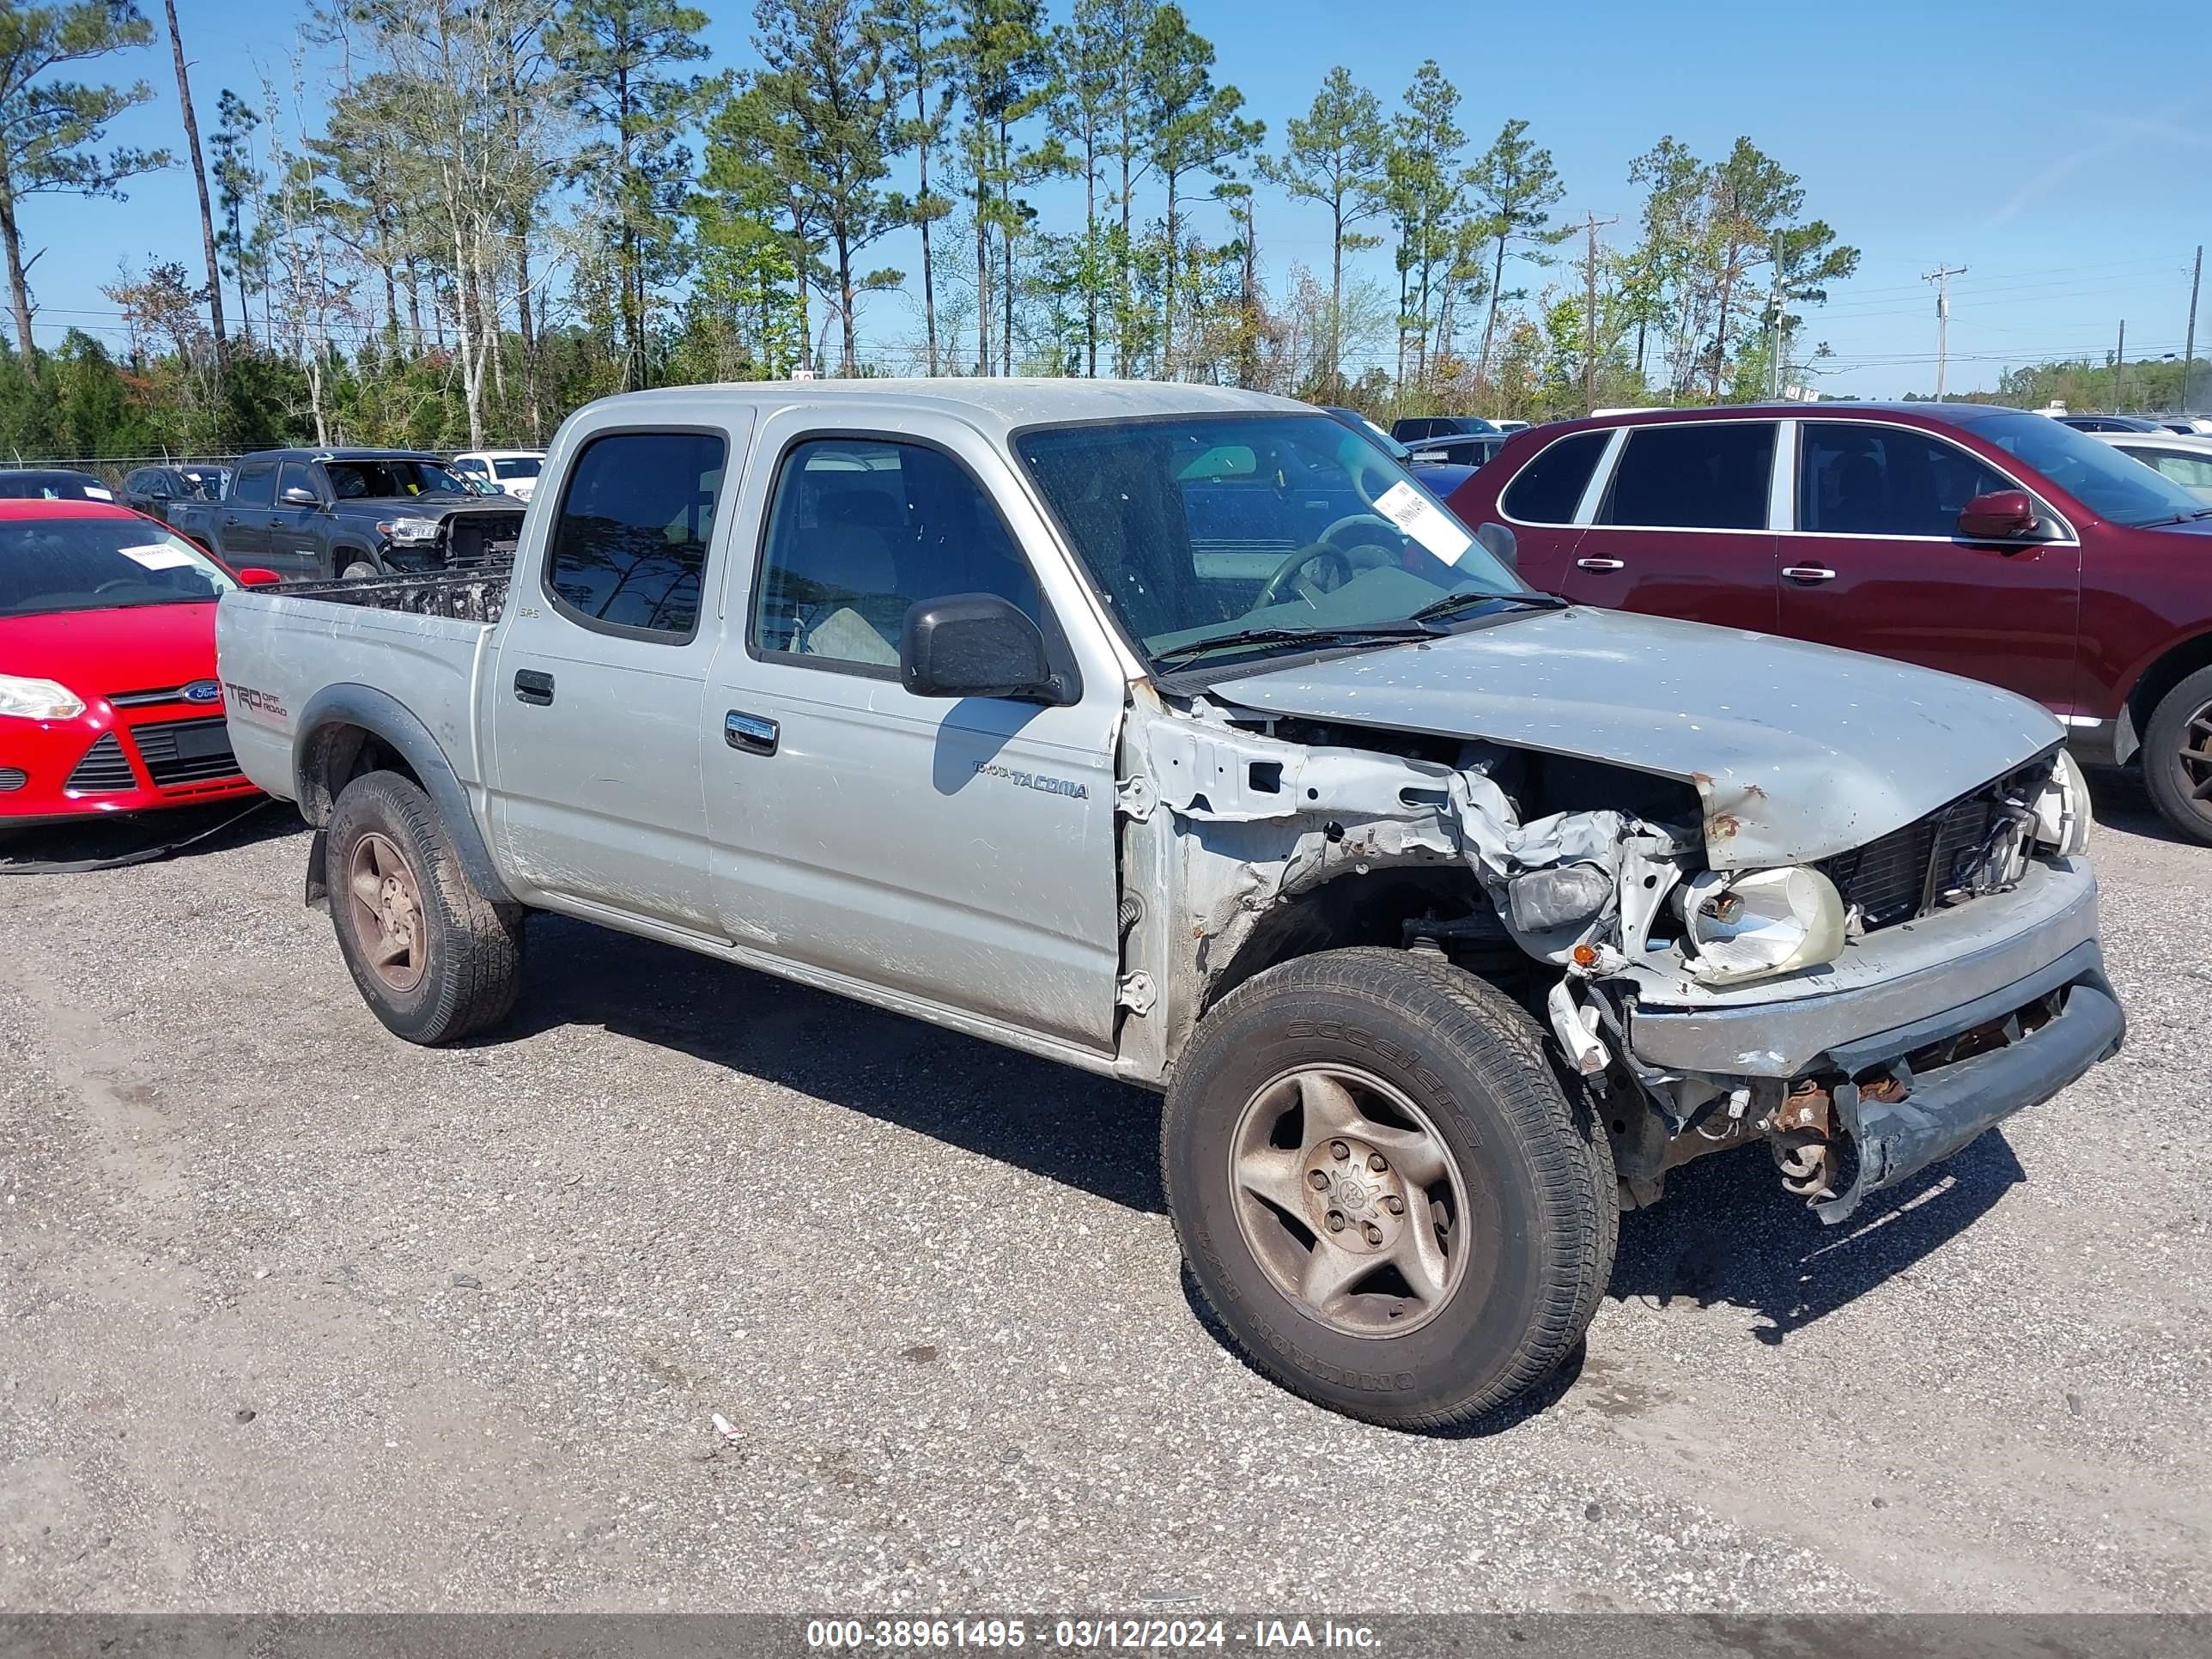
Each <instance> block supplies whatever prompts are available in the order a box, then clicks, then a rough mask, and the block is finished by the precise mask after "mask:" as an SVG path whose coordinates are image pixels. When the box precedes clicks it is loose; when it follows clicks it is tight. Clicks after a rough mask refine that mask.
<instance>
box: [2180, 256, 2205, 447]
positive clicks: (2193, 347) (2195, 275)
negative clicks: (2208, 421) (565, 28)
mask: <svg viewBox="0 0 2212 1659" xmlns="http://www.w3.org/2000/svg"><path fill="white" fill-rule="evenodd" d="M2203 284H2204V244H2203V243H2202V242H2199V243H2198V244H2197V269H2196V270H2193V271H2191V273H2190V276H2189V342H2188V343H2187V344H2186V345H2185V346H2183V347H2182V349H2181V412H2182V414H2183V415H2185V416H2186V415H2187V414H2188V413H2189V371H2190V369H2191V368H2193V367H2194V366H2195V364H2196V362H2197V290H2198V289H2200V288H2202V287H2203Z"/></svg>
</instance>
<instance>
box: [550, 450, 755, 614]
mask: <svg viewBox="0 0 2212 1659" xmlns="http://www.w3.org/2000/svg"><path fill="white" fill-rule="evenodd" d="M724 453H725V452H724V447H723V442H722V440H721V439H720V437H719V436H717V435H714V434H711V433H704V432H617V433H610V434H609V435H606V436H605V437H603V438H594V439H592V441H591V442H590V443H588V444H586V446H585V447H584V450H583V453H581V454H580V455H578V456H577V458H576V462H575V465H574V466H573V467H571V468H570V469H569V472H568V489H567V490H566V492H565V493H564V494H563V495H562V498H561V516H560V517H559V519H558V520H556V521H555V523H554V526H553V546H552V550H551V553H550V556H549V557H548V558H547V560H546V565H545V586H546V587H547V589H548V590H549V591H550V592H551V593H552V594H553V596H554V598H555V599H557V600H558V601H559V602H560V605H561V608H562V610H563V611H566V612H568V615H569V616H571V617H574V618H575V619H576V620H577V621H580V622H582V623H586V625H587V626H598V627H600V628H602V629H606V630H609V631H612V632H619V633H624V634H629V635H641V636H645V637H648V638H660V639H665V640H668V641H671V642H679V641H684V640H688V639H690V637H691V636H692V635H693V634H694V633H696V631H697V629H698V626H699V594H700V590H701V586H702V582H703V580H704V578H705V574H706V568H707V541H708V537H709V535H710V534H711V533H712V532H713V530H714V503H715V498H716V497H717V495H720V491H721V487H722V463H723V458H724Z"/></svg>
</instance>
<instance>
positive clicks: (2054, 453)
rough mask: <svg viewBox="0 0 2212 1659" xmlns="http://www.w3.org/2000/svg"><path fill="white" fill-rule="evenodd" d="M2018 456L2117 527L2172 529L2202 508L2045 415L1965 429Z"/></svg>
mask: <svg viewBox="0 0 2212 1659" xmlns="http://www.w3.org/2000/svg"><path fill="white" fill-rule="evenodd" d="M1967 429H1968V430H1969V431H1971V432H1973V433H1974V434H1975V435H1978V436H1979V437H1983V438H1986V439H1988V440H1989V441H1990V442H1991V443H1993V444H1995V445H1996V447H1998V448H2000V449H2002V450H2003V451H2004V452H2005V453H2007V454H2008V455H2016V456H2018V457H2019V458H2020V459H2021V460H2022V461H2024V462H2026V463H2027V465H2030V466H2032V467H2033V468H2034V469H2035V470H2036V471H2038V472H2040V473H2041V474H2042V475H2043V476H2044V477H2046V478H2048V479H2050V480H2051V483H2055V484H2057V486H2058V487H2059V488H2060V489H2063V490H2064V491H2065V492H2066V493H2067V494H2068V495H2071V496H2073V497H2074V498H2075V500H2076V501H2080V502H2081V505H2082V506H2084V507H2087V508H2088V509H2089V510H2090V511H2091V512H2092V513H2096V514H2097V515H2098V516H2099V517H2100V518H2104V519H2109V520H2112V522H2113V523H2114V524H2120V525H2136V526H2139V525H2149V524H2172V523H2173V522H2174V521H2175V520H2178V519H2185V518H2190V517H2192V516H2194V515H2195V514H2197V513H2201V512H2203V510H2204V503H2203V502H2202V501H2198V500H2197V498H2196V497H2195V496H2194V495H2191V494H2190V493H2189V492H2188V491H2187V490H2185V489H2183V488H2182V487H2181V486H2180V485H2179V484H2178V483H2174V482H2173V481H2172V479H2170V478H2166V477H2161V476H2160V474H2158V473H2156V472H2154V471H2152V470H2151V469H2150V468H2148V467H2147V466H2145V465H2142V462H2140V461H2137V460H2135V459H2131V458H2130V457H2129V456H2126V455H2124V454H2122V453H2120V452H2119V451H2118V450H2117V449H2115V448H2113V447H2112V446H2111V445H2110V444H2107V443H2100V442H2099V441H2097V440H2096V439H2094V438H2092V437H2090V436H2089V435H2087V434H2086V433H2081V432H2076V431H2075V429H2074V428H2072V427H2070V426H2061V425H2060V424H2059V423H2058V422H2056V421H2054V420H2052V419H2051V418H2050V417H2049V416H2045V415H2030V414H2026V413H2022V414H2017V415H1993V416H1990V417H1989V418H1988V419H1986V420H1981V421H1977V422H1974V423H1973V425H1972V427H1970V428H1967Z"/></svg>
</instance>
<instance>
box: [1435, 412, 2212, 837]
mask: <svg viewBox="0 0 2212 1659" xmlns="http://www.w3.org/2000/svg"><path fill="white" fill-rule="evenodd" d="M1450 505H1451V507H1452V509H1453V511H1454V512H1455V513H1458V514H1459V516H1460V517H1461V518H1462V520H1465V521H1466V522H1467V523H1468V524H1471V525H1480V524H1481V523H1483V522H1485V521H1486V520H1489V521H1494V522H1497V523H1500V524H1504V525H1509V526H1511V527H1512V529H1513V532H1514V534H1515V536H1516V539H1517V541H1518V543H1519V557H1520V566H1521V574H1522V575H1523V576H1524V577H1525V578H1526V579H1527V580H1528V582H1529V583H1530V585H1531V586H1535V587H1539V588H1543V589H1546V590H1547V591H1549V592H1555V593H1563V594H1565V595H1566V596H1568V597H1569V598H1571V599H1579V600H1583V601H1585V602H1587V603H1589V604H1591V605H1609V606H1614V607H1617V608H1620V609H1622V610H1627V611H1653V612H1656V613H1658V614H1660V615H1662V616H1669V617H1689V618H1690V619H1692V620H1693V621H1697V622H1705V623H1723V624H1725V625H1728V626H1730V627H1735V628H1746V629H1757V630H1759V631H1760V632H1763V633H1779V634H1787V635H1794V636H1796V638H1798V639H1803V640H1815V641H1820V642H1822V643H1824V644H1828V645H1838V646H1845V647H1850V649H1852V650H1855V651H1869V652H1873V653H1875V654H1877V655H1880V656H1885V657H1898V658H1901V659H1905V661H1908V662H1916V663H1920V664H1923V665H1925V666H1928V667H1930V668H1941V669H1948V671H1951V672H1953V673H1954V674H1964V675H1968V676H1970V677H1972V678H1975V679H1979V680H1987V681H1989V682H1990V683H1991V684H1996V685H2001V686H2004V687H2006V688H2008V689H2009V690H2014V691H2017V692H2019V693H2021V695H2022V696H2029V697H2033V698H2034V699H2035V700H2036V701H2037V702H2040V703H2042V704H2043V705H2044V706H2045V708H2049V709H2050V710H2051V712H2052V713H2053V714H2056V715H2057V716H2058V718H2059V719H2060V720H2063V721H2064V722H2065V724H2066V726H2068V727H2069V730H2070V732H2071V734H2072V737H2071V744H2070V746H2071V747H2072V748H2073V749H2074V750H2075V753H2076V755H2077V756H2078V757H2080V758H2081V759H2082V760H2084V761H2087V762H2091V763H2105V764H2121V763H2130V762H2137V763H2140V764H2141V765H2142V769H2143V774H2144V778H2145V781H2146V782H2147V783H2148V786H2149V788H2150V793H2151V796H2152V798H2153V799H2154V800H2155V801H2156V802H2157V804H2158V807H2159V810H2160V812H2161V813H2162V814H2164V816H2165V817H2166V820H2167V821H2168V822H2169V823H2172V826H2173V827H2174V828H2175V829H2177V830H2179V831H2180V832H2181V833H2182V834H2183V835H2185V836H2189V837H2191V838H2192V839H2194V840H2197V841H2200V842H2206V843H2212V507H2207V506H2206V505H2205V503H2204V502H2203V501H2201V500H2199V499H2198V498H2197V497H2196V496H2194V495H2191V494H2190V492H2189V491H2187V490H2186V489H2183V488H2182V487H2181V486H2180V485H2179V484H2177V483H2173V482H2172V481H2171V480H2170V479H2167V478H2165V477H2161V476H2160V475H2159V474H2158V473H2157V472H2155V471H2153V470H2152V469H2151V468H2149V467H2147V466H2144V465H2142V463H2141V462H2139V461H2136V460H2134V459H2131V458H2130V457H2128V456H2125V455H2123V454H2121V453H2118V451H2117V450H2114V449H2112V447H2110V446H2108V445H2106V444H2102V443H2100V442H2098V441H2097V440H2095V439H2094V438H2091V437H2087V436H2085V435H2082V434H2081V433H2079V432H2075V431H2073V430H2071V429H2070V428H2067V427H2063V426H2061V425H2059V424H2058V422H2056V421H2053V420H2051V419H2049V418H2048V417H2046V416H2041V415H2035V414H2030V413H2027V412H2026V411H2024V410H2014V409H2000V408H1995V407H1992V406H1990V405H1987V404H1859V403H1838V404H1819V405H1817V406H1808V405H1806V404H1775V405H1765V406H1759V405H1753V406H1748V407H1736V408H1723V409H1699V410H1654V411H1648V412H1644V413H1638V414H1632V415H1617V416H1601V417H1599V418H1596V419H1593V420H1586V421H1569V422H1561V423H1559V424H1557V425H1552V426H1544V427H1538V428H1533V429H1531V430H1529V431H1526V432H1522V433H1519V434H1517V435H1515V437H1514V438H1513V439H1512V441H1510V443H1508V444H1507V446H1506V447H1505V448H1504V450H1503V451H1501V452H1500V453H1499V454H1498V458H1497V459H1495V460H1493V461H1492V462H1491V463H1490V465H1487V466H1486V467H1484V468H1483V469H1482V470H1481V471H1480V472H1477V473H1476V474H1474V477H1471V478H1469V479H1468V481H1467V482H1466V483H1464V484H1462V485H1461V486H1460V487H1459V488H1458V489H1456V490H1455V491H1453V493H1452V495H1451V497H1450ZM1773 690H1774V695H1775V696H1777V697H1778V698H1786V697H1787V696H1789V695H1790V687H1788V686H1786V685H1778V686H1776V687H1774V688H1773Z"/></svg>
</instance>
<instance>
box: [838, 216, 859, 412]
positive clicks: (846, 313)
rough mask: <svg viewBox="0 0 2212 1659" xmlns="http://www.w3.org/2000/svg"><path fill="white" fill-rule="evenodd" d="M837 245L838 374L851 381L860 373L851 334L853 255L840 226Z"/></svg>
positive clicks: (856, 350) (857, 354) (857, 350)
mask: <svg viewBox="0 0 2212 1659" xmlns="http://www.w3.org/2000/svg"><path fill="white" fill-rule="evenodd" d="M833 235H834V237H835V240H836V243H837V301H838V313H839V316H838V320H839V321H840V322H841V323H842V325H843V333H842V339H843V341H844V346H845V349H844V354H843V357H842V361H841V362H839V364H838V371H837V372H838V373H839V374H842V375H843V376H844V377H845V378H846V379H847V380H851V379H852V378H853V377H854V375H856V374H859V373H860V352H859V349H857V343H856V340H855V337H854V332H853V254H852V250H851V248H850V246H848V240H847V238H846V234H845V228H844V227H843V226H842V225H840V226H838V227H837V228H836V231H835V232H834V233H833Z"/></svg>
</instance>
